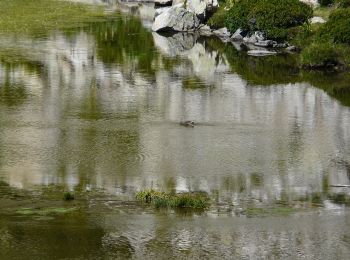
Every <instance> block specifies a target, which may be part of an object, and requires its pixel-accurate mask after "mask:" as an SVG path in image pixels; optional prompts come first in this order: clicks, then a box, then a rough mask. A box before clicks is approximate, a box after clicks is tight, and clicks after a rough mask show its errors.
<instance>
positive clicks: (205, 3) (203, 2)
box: [186, 0, 219, 21]
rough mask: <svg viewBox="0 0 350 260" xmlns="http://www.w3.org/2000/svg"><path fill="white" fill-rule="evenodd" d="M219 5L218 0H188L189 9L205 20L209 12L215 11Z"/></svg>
mask: <svg viewBox="0 0 350 260" xmlns="http://www.w3.org/2000/svg"><path fill="white" fill-rule="evenodd" d="M218 7H219V3H218V1H217V0H187V4H186V8H187V10H189V11H191V12H192V13H195V14H196V15H197V17H198V18H199V19H200V20H201V21H203V20H205V19H206V18H207V17H208V14H210V13H212V12H214V11H215V10H216V9H217V8H218Z"/></svg>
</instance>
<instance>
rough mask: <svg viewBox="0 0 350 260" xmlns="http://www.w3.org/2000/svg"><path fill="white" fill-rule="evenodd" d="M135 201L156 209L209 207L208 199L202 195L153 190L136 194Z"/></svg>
mask: <svg viewBox="0 0 350 260" xmlns="http://www.w3.org/2000/svg"><path fill="white" fill-rule="evenodd" d="M136 199H137V200H138V201H141V202H143V203H147V204H152V205H154V206H155V207H156V208H168V207H170V208H192V209H205V208H207V207H208V206H209V198H208V196H207V195H206V194H204V193H190V192H186V193H177V194H176V193H166V192H161V191H155V190H143V191H139V192H137V193H136Z"/></svg>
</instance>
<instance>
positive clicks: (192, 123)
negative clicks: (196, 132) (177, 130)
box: [180, 121, 195, 127]
mask: <svg viewBox="0 0 350 260" xmlns="http://www.w3.org/2000/svg"><path fill="white" fill-rule="evenodd" d="M180 125H182V126H187V127H194V126H195V124H194V122H193V121H183V122H180Z"/></svg>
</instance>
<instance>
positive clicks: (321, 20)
mask: <svg viewBox="0 0 350 260" xmlns="http://www.w3.org/2000/svg"><path fill="white" fill-rule="evenodd" d="M309 22H310V23H311V24H314V23H325V22H326V20H325V19H323V18H322V17H319V16H314V17H312V18H311V19H310V20H309Z"/></svg>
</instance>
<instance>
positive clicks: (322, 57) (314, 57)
mask: <svg viewBox="0 0 350 260" xmlns="http://www.w3.org/2000/svg"><path fill="white" fill-rule="evenodd" d="M339 58H340V56H339V53H338V51H337V50H336V48H335V47H334V46H333V45H332V44H330V43H313V44H311V45H310V46H308V47H307V48H305V49H304V50H303V51H302V52H301V64H302V66H303V67H306V68H315V69H318V68H327V67H331V68H332V67H334V66H336V65H338V64H339V63H340V61H339Z"/></svg>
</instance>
